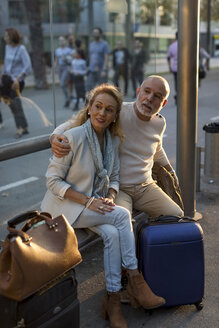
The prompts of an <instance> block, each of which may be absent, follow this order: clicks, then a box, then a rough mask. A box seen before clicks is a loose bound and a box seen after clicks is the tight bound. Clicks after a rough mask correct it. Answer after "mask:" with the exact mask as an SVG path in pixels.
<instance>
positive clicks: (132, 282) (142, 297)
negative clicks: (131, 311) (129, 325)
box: [127, 273, 165, 310]
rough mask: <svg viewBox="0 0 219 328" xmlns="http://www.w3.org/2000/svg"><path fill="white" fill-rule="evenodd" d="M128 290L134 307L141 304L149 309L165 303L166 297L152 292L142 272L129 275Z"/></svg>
mask: <svg viewBox="0 0 219 328" xmlns="http://www.w3.org/2000/svg"><path fill="white" fill-rule="evenodd" d="M127 291H128V294H129V297H130V302H131V306H132V307H134V308H137V307H139V306H140V305H141V306H143V308H145V309H148V310H149V309H155V308H157V307H159V306H161V305H164V304H165V299H164V298H163V297H160V296H157V295H155V294H154V293H153V292H152V290H151V289H150V287H149V286H148V284H147V283H146V281H145V280H144V278H143V276H142V274H141V273H139V274H137V275H134V276H128V286H127Z"/></svg>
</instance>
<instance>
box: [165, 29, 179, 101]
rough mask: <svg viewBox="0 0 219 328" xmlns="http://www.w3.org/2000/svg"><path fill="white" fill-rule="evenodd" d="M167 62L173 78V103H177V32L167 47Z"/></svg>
mask: <svg viewBox="0 0 219 328" xmlns="http://www.w3.org/2000/svg"><path fill="white" fill-rule="evenodd" d="M167 62H168V66H169V71H170V72H171V73H172V74H173V77H174V87H175V96H174V98H175V103H177V65H178V32H176V34H175V41H174V42H173V43H171V45H170V46H169V47H168V52H167Z"/></svg>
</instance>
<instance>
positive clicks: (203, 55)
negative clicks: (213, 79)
mask: <svg viewBox="0 0 219 328" xmlns="http://www.w3.org/2000/svg"><path fill="white" fill-rule="evenodd" d="M210 58H211V57H210V55H209V53H208V52H207V51H206V50H205V49H204V48H203V47H202V46H201V45H200V47H199V75H198V76H199V79H198V85H199V87H200V86H201V80H202V79H204V78H205V77H206V73H207V70H209V60H210Z"/></svg>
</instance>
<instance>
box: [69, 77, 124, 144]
mask: <svg viewBox="0 0 219 328" xmlns="http://www.w3.org/2000/svg"><path fill="white" fill-rule="evenodd" d="M103 93H107V94H108V95H110V96H112V97H113V98H114V99H115V101H116V103H117V116H116V121H115V122H112V123H111V124H110V125H109V127H108V129H109V131H110V132H111V134H112V135H113V136H117V137H119V138H120V144H121V143H122V142H123V141H124V133H123V131H122V127H121V121H120V111H121V108H122V102H123V96H122V94H121V92H120V91H119V90H118V88H116V87H115V86H114V85H112V84H108V83H104V84H101V85H98V86H97V87H95V88H94V89H92V90H91V91H90V92H89V95H88V102H87V104H86V106H85V107H84V108H82V109H81V110H80V111H79V112H78V114H77V115H76V116H75V115H72V117H71V120H70V121H71V122H72V120H73V122H72V124H70V126H69V127H68V129H71V128H73V127H76V126H80V125H82V124H84V123H85V122H86V121H87V120H88V118H89V115H88V112H89V109H90V108H91V106H92V105H93V103H94V101H95V99H96V97H97V96H98V95H99V94H103Z"/></svg>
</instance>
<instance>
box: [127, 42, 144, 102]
mask: <svg viewBox="0 0 219 328" xmlns="http://www.w3.org/2000/svg"><path fill="white" fill-rule="evenodd" d="M145 61H146V53H145V51H144V48H143V44H142V42H141V41H140V40H135V47H134V51H133V54H132V65H131V80H132V87H133V91H134V95H133V98H135V97H136V90H137V87H139V86H140V85H141V84H142V82H143V81H144V73H145Z"/></svg>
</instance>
